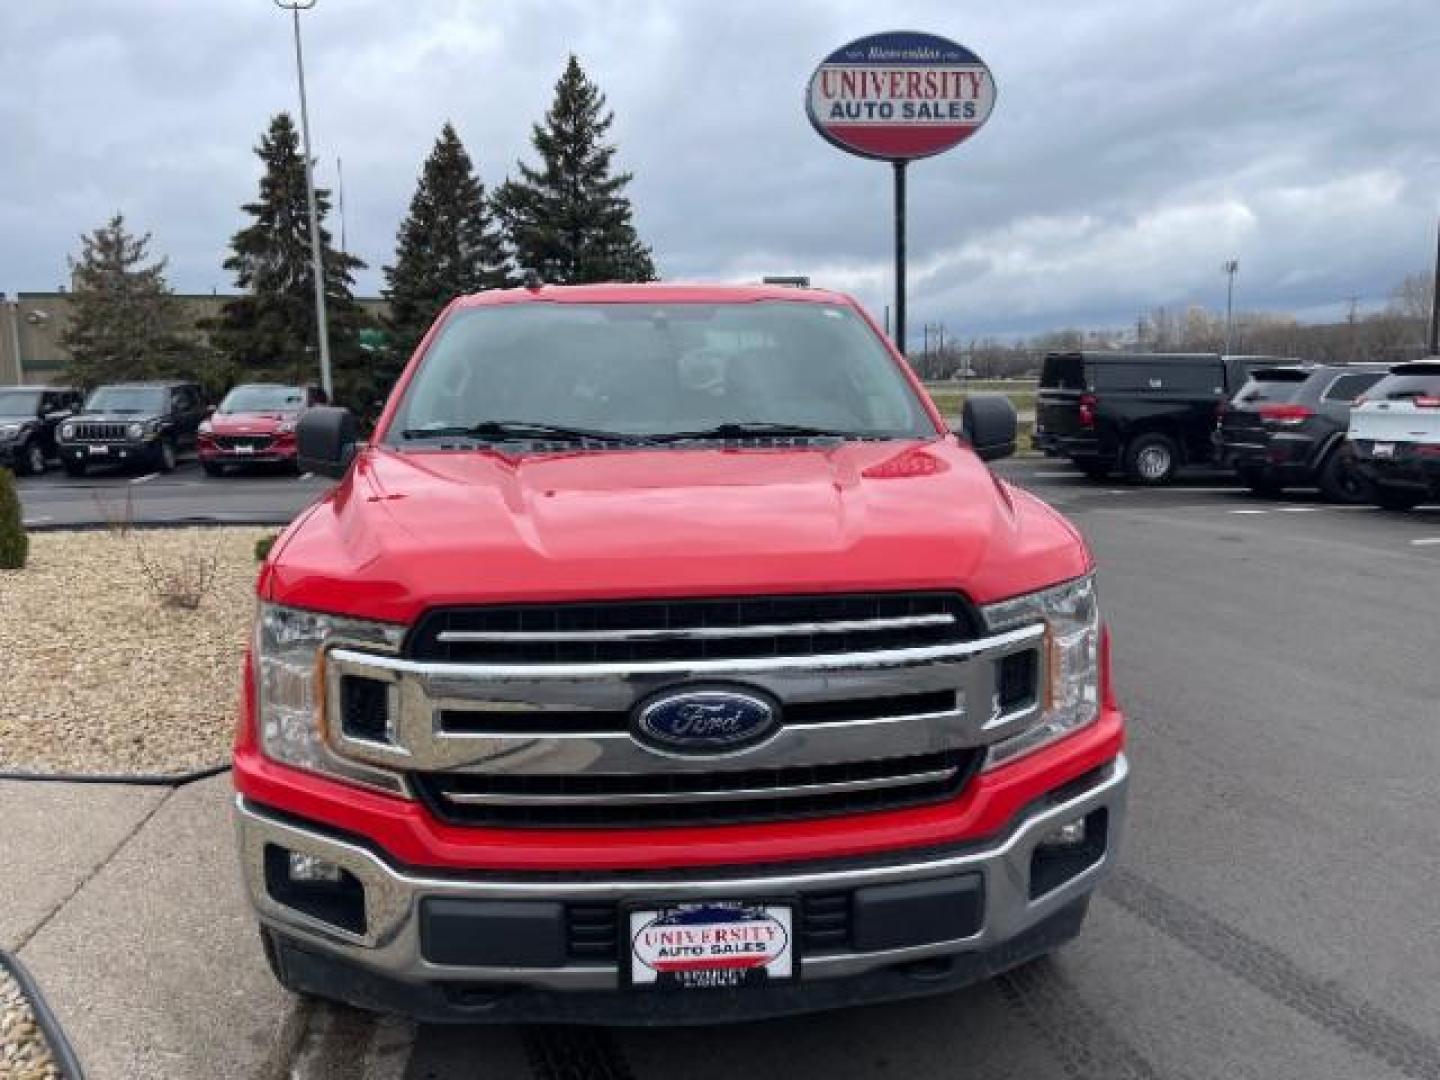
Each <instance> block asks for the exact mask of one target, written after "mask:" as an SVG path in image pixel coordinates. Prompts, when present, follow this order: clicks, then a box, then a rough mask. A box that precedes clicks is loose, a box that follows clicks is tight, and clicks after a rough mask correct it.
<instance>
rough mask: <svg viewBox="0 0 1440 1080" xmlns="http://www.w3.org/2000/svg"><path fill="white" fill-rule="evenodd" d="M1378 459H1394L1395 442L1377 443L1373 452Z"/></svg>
mask: <svg viewBox="0 0 1440 1080" xmlns="http://www.w3.org/2000/svg"><path fill="white" fill-rule="evenodd" d="M1371 453H1373V454H1374V455H1375V456H1376V457H1388V458H1393V457H1394V456H1395V444H1394V443H1393V442H1377V443H1376V444H1375V446H1374V448H1373V449H1372V450H1371Z"/></svg>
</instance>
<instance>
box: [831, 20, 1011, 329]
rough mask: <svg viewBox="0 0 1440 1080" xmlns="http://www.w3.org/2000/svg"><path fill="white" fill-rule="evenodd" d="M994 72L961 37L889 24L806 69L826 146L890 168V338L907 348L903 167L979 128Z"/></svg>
mask: <svg viewBox="0 0 1440 1080" xmlns="http://www.w3.org/2000/svg"><path fill="white" fill-rule="evenodd" d="M994 106H995V79H994V76H992V75H991V74H990V69H989V68H988V67H986V66H985V63H984V61H982V60H981V59H980V57H978V56H976V55H975V54H974V53H973V52H971V51H970V50H969V49H967V48H965V46H963V45H959V44H957V43H955V42H953V41H950V40H949V39H947V38H942V37H937V36H936V35H934V34H922V33H917V32H914V31H890V32H888V33H884V34H872V35H870V36H869V37H863V38H860V39H858V40H856V41H852V42H850V44H848V45H845V46H842V47H841V48H839V49H836V50H835V51H834V52H833V53H831V54H830V55H829V56H827V57H826V58H825V59H824V60H823V61H822V62H821V64H820V66H819V67H817V68H816V69H815V74H813V75H811V76H810V85H809V88H808V89H807V91H806V94H805V107H806V111H807V112H808V113H809V114H810V123H812V124H813V125H814V126H815V130H816V131H818V132H819V133H820V134H821V136H822V137H823V138H824V139H825V140H826V141H827V142H829V143H830V144H831V145H832V146H836V147H838V148H839V149H841V150H844V151H846V152H847V153H851V154H858V155H859V156H860V157H866V158H873V159H876V160H880V161H889V162H890V163H891V164H892V166H893V167H894V174H895V341H896V343H897V344H898V345H899V346H900V348H901V350H902V351H903V350H904V348H905V167H906V166H907V165H908V164H909V163H910V162H911V161H912V160H914V159H916V158H926V157H933V156H934V155H935V154H941V153H944V152H945V151H946V150H950V149H952V148H954V147H956V146H958V145H959V144H960V143H962V142H964V141H965V140H966V139H968V138H970V136H971V135H974V134H975V132H977V131H979V130H980V128H981V126H982V125H983V124H984V123H985V121H986V120H988V119H989V118H990V112H991V110H992V109H993V108H994Z"/></svg>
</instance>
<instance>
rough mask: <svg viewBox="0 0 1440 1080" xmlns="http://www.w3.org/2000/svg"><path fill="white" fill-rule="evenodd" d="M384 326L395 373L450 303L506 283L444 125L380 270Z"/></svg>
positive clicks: (475, 190) (461, 158)
mask: <svg viewBox="0 0 1440 1080" xmlns="http://www.w3.org/2000/svg"><path fill="white" fill-rule="evenodd" d="M385 281H386V284H387V287H386V289H385V298H386V299H387V300H388V301H389V302H390V315H389V318H388V319H387V320H386V324H387V328H388V329H389V331H390V337H391V341H390V353H391V356H392V358H393V359H394V361H395V363H396V365H397V367H398V365H400V364H403V363H404V362H405V361H406V360H407V359H408V358H409V356H410V354H411V352H413V351H414V349H415V346H416V345H417V344H418V343H419V341H420V339H421V338H422V337H423V336H424V335H425V331H426V330H428V329H429V328H430V324H431V323H432V322H434V321H435V316H436V315H438V314H439V313H440V310H441V309H442V308H444V306H445V305H446V304H448V303H449V302H450V301H451V300H452V299H454V298H455V297H456V296H462V295H464V294H466V293H474V292H480V291H481V290H482V289H498V288H504V287H505V286H506V285H508V284H510V274H509V267H508V263H507V260H506V257H505V247H504V244H503V242H502V240H501V237H500V233H499V230H498V229H496V227H495V225H494V223H493V221H492V218H491V213H490V207H489V204H488V202H487V200H486V197H485V187H484V185H483V184H481V183H480V180H479V178H478V177H477V176H476V175H475V167H474V165H473V164H472V163H471V160H470V155H469V154H468V153H466V152H465V146H464V144H463V143H461V141H460V136H459V135H457V134H456V133H455V129H454V127H452V126H451V125H450V124H449V123H447V124H446V125H445V126H444V127H443V128H442V129H441V130H440V137H439V138H438V139H436V140H435V148H434V149H433V150H431V151H430V156H429V157H428V158H426V159H425V165H424V167H423V168H422V170H421V173H420V183H419V185H418V186H417V187H416V189H415V197H414V198H413V199H411V200H410V213H409V214H408V215H407V216H406V218H405V220H404V221H402V222H401V223H400V229H399V232H398V233H397V234H396V238H395V265H394V266H387V267H385Z"/></svg>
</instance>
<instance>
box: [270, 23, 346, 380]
mask: <svg viewBox="0 0 1440 1080" xmlns="http://www.w3.org/2000/svg"><path fill="white" fill-rule="evenodd" d="M275 4H276V6H277V7H281V8H285V9H286V10H288V11H289V12H290V15H291V17H292V18H293V20H294V23H295V76H296V79H297V81H298V82H299V84H300V135H301V139H302V141H303V142H304V144H305V200H306V202H307V204H308V205H309V209H310V261H311V264H312V267H311V273H312V274H313V275H314V277H315V329H316V340H317V341H318V342H319V344H320V385H321V387H323V388H324V390H325V396H326V397H327V398H329V399H331V400H334V398H335V386H334V383H333V382H332V380H331V378H330V320H329V318H328V317H327V316H326V314H325V255H324V252H323V249H322V248H321V245H320V214H319V212H318V211H317V209H316V207H315V169H314V166H313V164H312V161H311V158H310V109H309V106H308V105H307V104H306V101H305V56H304V53H303V52H302V51H301V48H300V12H302V11H309V10H310V9H311V8H313V7H314V6H315V0H275Z"/></svg>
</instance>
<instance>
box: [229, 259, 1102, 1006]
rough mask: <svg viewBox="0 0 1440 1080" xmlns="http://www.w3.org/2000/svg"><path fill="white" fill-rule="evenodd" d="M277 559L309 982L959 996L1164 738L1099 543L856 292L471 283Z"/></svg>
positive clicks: (273, 688)
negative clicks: (1010, 460) (1135, 751)
mask: <svg viewBox="0 0 1440 1080" xmlns="http://www.w3.org/2000/svg"><path fill="white" fill-rule="evenodd" d="M297 436H298V441H299V448H300V456H301V459H302V467H304V468H306V469H311V470H315V471H317V472H322V473H326V474H328V475H333V476H336V477H338V478H339V484H338V485H337V486H336V487H335V488H334V490H333V491H332V492H331V493H330V494H328V495H327V496H326V497H324V498H323V499H321V500H320V501H319V502H318V503H317V504H316V505H314V506H313V507H311V508H310V509H309V510H307V511H306V512H305V513H303V514H302V515H301V516H300V517H299V518H298V519H297V520H296V521H295V522H294V523H293V524H292V525H291V526H290V527H289V528H288V529H287V530H286V531H285V532H284V534H283V535H282V536H281V537H280V539H279V540H278V541H277V542H276V544H275V545H274V547H273V549H272V551H271V553H270V555H269V558H268V559H267V561H266V562H265V564H264V567H263V569H262V571H261V574H260V580H259V586H258V588H259V607H258V615H257V622H256V626H255V632H254V641H253V646H252V650H251V656H250V660H249V662H248V664H247V667H246V671H245V692H244V695H243V715H242V717H241V722H240V725H239V734H238V740H237V744H236V749H235V783H236V787H237V789H238V796H237V800H236V817H237V827H238V834H239V847H240V854H241V861H242V864H243V869H244V876H245V881H246V884H247V887H248V890H249V893H250V895H251V898H252V900H253V902H254V905H255V908H256V911H257V913H258V916H259V920H260V924H261V936H262V940H263V944H264V949H265V953H266V956H267V957H268V959H269V961H270V963H271V966H272V967H273V969H274V971H275V973H276V975H277V977H278V978H279V979H280V981H281V982H282V983H283V984H284V985H286V986H287V987H289V988H291V989H293V990H296V991H300V992H307V993H313V994H317V995H321V996H325V997H329V998H335V999H339V1000H343V1001H346V1002H349V1003H351V1004H353V1005H357V1006H360V1007H363V1008H370V1009H379V1010H393V1011H397V1012H404V1013H409V1014H411V1015H413V1016H418V1017H421V1018H425V1019H429V1020H446V1019H450V1020H497V1021H499V1020H504V1021H524V1022H537V1021H540V1022H543V1021H571V1022H587V1021H588V1022H598V1023H616V1024H631V1023H672V1022H719V1021H733V1020H740V1019H747V1018H753V1017H761V1016H771V1015H776V1014H783V1013H791V1012H800V1011H805V1010H811V1009H822V1008H831V1007H837V1006H844V1005H850V1004H856V1003H861V1002H869V1001H878V1000H885V999H892V998H899V997H904V996H908V995H918V994H929V993H935V992H937V991H943V990H948V989H952V988H955V987H959V986H962V985H964V984H966V983H969V982H972V981H974V980H976V979H980V978H984V977H987V976H990V975H993V974H995V973H997V972H1000V971H1003V970H1005V969H1007V968H1010V967H1013V966H1015V965H1017V964H1020V963H1023V962H1025V961H1027V960H1029V959H1031V958H1034V957H1036V956H1039V955H1041V954H1044V953H1047V952H1049V951H1051V950H1053V949H1055V948H1056V947H1057V946H1059V945H1061V944H1062V943H1064V942H1065V941H1067V940H1069V939H1070V938H1071V937H1073V936H1074V935H1075V934H1076V933H1077V932H1078V931H1079V929H1080V926H1081V922H1082V920H1083V918H1084V916H1085V910H1086V904H1087V900H1088V898H1089V896H1090V894H1091V893H1092V892H1093V891H1094V889H1095V888H1096V885H1097V884H1098V882H1099V880H1100V878H1101V876H1102V875H1103V874H1104V873H1105V872H1106V870H1107V869H1108V868H1109V866H1110V864H1111V863H1112V861H1113V860H1114V858H1115V851H1116V846H1117V843H1118V841H1119V837H1120V831H1121V825H1122V818H1123V814H1124V803H1125V788H1126V777H1127V765H1126V759H1125V756H1124V753H1123V744H1124V730H1123V728H1124V722H1123V718H1122V715H1121V712H1120V710H1119V708H1118V706H1117V705H1116V702H1115V700H1114V697H1113V695H1112V693H1111V688H1110V677H1109V662H1108V643H1107V637H1106V631H1105V628H1104V625H1103V623H1102V622H1101V618H1100V614H1099V611H1098V609H1097V607H1096V596H1095V587H1094V581H1093V574H1094V565H1093V563H1092V561H1091V558H1090V555H1089V554H1088V552H1087V550H1086V548H1085V545H1084V543H1083V542H1082V540H1081V538H1080V536H1079V534H1078V533H1077V532H1076V530H1075V529H1074V528H1073V527H1072V526H1071V525H1069V524H1068V523H1067V522H1066V521H1065V520H1064V519H1063V518H1062V517H1060V515H1059V514H1057V513H1056V512H1055V511H1053V510H1052V509H1050V508H1049V507H1047V506H1046V505H1045V504H1044V503H1042V502H1041V501H1040V500H1038V499H1036V498H1035V497H1033V496H1031V495H1029V494H1028V493H1026V492H1024V491H1022V490H1020V489H1018V488H1015V487H1012V486H1011V485H1009V484H1007V483H1005V482H1003V481H1002V480H1000V479H998V478H997V477H995V476H994V475H992V473H991V472H990V470H989V469H988V468H987V466H986V465H985V461H986V460H988V459H991V458H996V457H1001V456H1004V455H1005V454H1007V453H1010V452H1012V451H1013V450H1014V444H1015V437H1016V419H1015V413H1014V410H1013V409H1012V408H1011V407H1010V405H1009V402H1008V401H1006V400H1005V399H1003V398H999V397H997V396H981V395H977V396H974V397H972V398H971V399H970V401H969V402H968V404H967V406H966V412H965V417H964V423H963V424H962V426H961V430H960V432H959V433H951V432H950V431H949V430H947V428H946V426H945V424H944V422H943V421H942V419H941V417H940V416H939V414H938V413H937V412H936V410H935V408H934V406H933V405H932V404H931V402H930V401H929V399H928V398H927V396H926V395H925V393H924V390H923V388H922V387H921V386H920V384H919V383H918V382H917V381H916V380H915V378H914V377H913V376H912V375H911V373H910V371H909V368H908V367H907V365H906V364H905V361H904V359H903V358H902V357H901V356H900V355H899V354H898V353H897V352H896V351H895V350H894V348H893V347H892V346H891V345H890V343H889V342H888V341H887V340H886V339H885V337H884V336H883V335H882V334H881V333H880V331H879V330H878V328H877V327H876V326H875V325H874V323H873V322H872V321H871V320H870V319H869V318H868V317H867V316H866V315H865V314H864V312H863V311H862V310H861V309H860V307H859V306H858V305H857V304H856V303H855V302H854V301H853V300H851V299H849V298H847V297H845V296H842V295H839V294H836V293H831V292H825V291H820V290H809V289H793V288H784V287H754V288H751V287H698V286H689V287H684V286H671V285H642V286H632V285H625V286H618V285H617V286H590V287H572V288H559V287H548V286H536V287H531V288H524V289H516V290H511V291H499V292H489V293H485V294H483V295H480V296H475V297H468V298H464V299H460V300H457V301H456V302H454V303H453V304H452V305H451V306H450V307H449V308H448V309H447V311H446V312H445V313H444V315H443V316H442V317H441V318H440V319H439V320H438V321H437V324H436V326H435V328H433V329H432V330H431V332H430V334H429V335H428V336H427V338H426V340H425V341H424V342H422V343H421V345H420V347H419V349H418V350H417V352H416V356H415V358H414V359H413V360H412V362H411V364H410V365H409V367H408V369H407V370H406V372H405V374H404V375H403V376H402V378H401V380H400V382H399V383H398V385H397V386H396V388H395V391H394V393H393V395H392V396H391V399H390V401H389V403H388V405H387V406H386V408H385V410H384V412H383V414H382V415H381V417H380V420H379V422H378V425H377V427H376V429H375V431H374V434H373V435H372V436H371V437H370V438H369V439H368V440H366V441H364V442H363V443H361V442H359V441H358V440H357V436H356V429H355V423H354V420H353V419H352V418H351V417H350V415H349V414H348V413H347V412H344V411H343V410H340V409H332V408H317V409H312V410H309V411H308V412H306V413H305V414H304V416H303V418H302V419H301V421H300V425H299V431H298V432H297Z"/></svg>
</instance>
